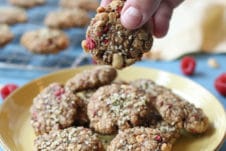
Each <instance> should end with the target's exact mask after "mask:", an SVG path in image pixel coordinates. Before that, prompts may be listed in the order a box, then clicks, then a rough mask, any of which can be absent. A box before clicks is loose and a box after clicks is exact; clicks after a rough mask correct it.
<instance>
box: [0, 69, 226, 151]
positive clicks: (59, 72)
mask: <svg viewBox="0 0 226 151" xmlns="http://www.w3.org/2000/svg"><path fill="white" fill-rule="evenodd" d="M95 66H96V65H83V66H79V67H76V68H67V69H61V70H58V71H53V72H51V73H47V74H45V75H43V76H40V77H38V78H35V79H33V80H31V81H29V82H27V83H26V84H24V85H22V86H21V87H19V88H18V89H16V90H15V91H13V92H12V93H11V94H10V95H9V96H8V97H7V98H6V99H5V100H3V103H2V104H1V105H0V112H1V111H2V110H3V107H4V106H5V105H6V103H7V102H8V101H10V98H12V97H13V96H14V95H15V94H16V93H17V92H18V91H22V90H23V89H25V88H26V87H27V86H29V85H31V84H32V83H35V82H37V81H41V80H43V79H46V78H48V77H51V76H56V75H58V74H61V73H64V72H70V71H73V70H81V69H82V70H84V69H90V68H92V67H95ZM129 68H137V69H143V70H152V71H155V72H160V73H164V74H167V75H170V76H175V77H177V78H181V79H183V80H186V81H188V82H190V83H192V84H194V85H196V86H198V87H199V88H201V89H203V90H205V91H206V92H207V93H209V95H211V97H213V98H214V99H215V100H216V102H217V103H218V104H219V105H220V107H221V108H222V109H223V110H224V112H225V116H224V117H225V120H226V111H225V109H224V106H223V104H222V103H221V101H219V99H218V98H217V97H216V96H215V95H213V93H211V92H210V91H209V90H208V89H206V88H205V87H204V86H202V85H201V84H199V83H197V82H195V81H194V80H192V79H189V78H187V77H184V76H181V75H178V74H175V73H172V72H169V71H164V70H161V69H156V68H151V67H141V66H131V67H127V68H126V69H129ZM119 71H120V70H119ZM225 140H226V128H225V130H224V136H223V138H222V139H221V141H220V142H219V144H218V145H217V146H216V148H215V149H214V150H215V151H217V150H219V149H220V148H221V147H222V146H223V144H224V141H225ZM0 147H1V148H2V149H4V150H6V151H10V148H9V147H8V146H7V145H6V144H5V143H4V140H3V135H2V134H1V133H0Z"/></svg>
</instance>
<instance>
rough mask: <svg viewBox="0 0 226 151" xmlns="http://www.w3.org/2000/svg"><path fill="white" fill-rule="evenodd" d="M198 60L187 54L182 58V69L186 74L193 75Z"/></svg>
mask: <svg viewBox="0 0 226 151" xmlns="http://www.w3.org/2000/svg"><path fill="white" fill-rule="evenodd" d="M195 67H196V60H195V58H193V57H189V56H186V57H184V58H182V60H181V70H182V72H183V74H185V75H192V74H193V73H194V72H195Z"/></svg>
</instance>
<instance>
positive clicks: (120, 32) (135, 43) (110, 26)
mask: <svg viewBox="0 0 226 151" xmlns="http://www.w3.org/2000/svg"><path fill="white" fill-rule="evenodd" d="M124 3H125V1H124V0H114V1H112V2H111V3H110V4H109V5H108V6H107V7H106V8H104V7H99V8H98V9H97V14H96V16H95V17H94V18H93V19H92V20H91V23H90V25H89V26H88V29H87V33H86V40H83V41H82V47H83V49H84V50H85V51H86V52H87V53H90V54H91V55H92V57H93V59H94V60H95V61H96V62H97V63H98V64H107V65H112V66H113V67H115V68H117V69H121V68H123V67H126V66H129V65H131V64H133V63H135V62H136V61H139V60H141V58H142V55H143V53H145V52H147V51H149V50H150V49H151V47H152V41H153V39H152V35H151V32H150V30H148V29H147V28H146V27H145V26H143V27H141V28H139V29H136V30H129V29H126V28H125V27H124V26H123V25H122V24H121V21H120V12H121V9H122V7H123V5H124Z"/></svg>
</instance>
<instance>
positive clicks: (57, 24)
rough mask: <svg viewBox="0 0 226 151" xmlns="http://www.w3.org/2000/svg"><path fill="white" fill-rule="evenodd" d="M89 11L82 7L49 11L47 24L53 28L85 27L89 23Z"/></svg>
mask: <svg viewBox="0 0 226 151" xmlns="http://www.w3.org/2000/svg"><path fill="white" fill-rule="evenodd" d="M89 20H90V19H89V16H88V13H87V12H86V11H84V10H82V9H79V8H74V9H63V10H58V11H55V12H51V13H49V14H48V15H47V16H46V18H45V25H47V26H49V27H52V28H61V29H66V28H73V27H85V26H86V25H87V24H88V23H89Z"/></svg>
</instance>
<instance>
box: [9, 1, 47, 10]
mask: <svg viewBox="0 0 226 151" xmlns="http://www.w3.org/2000/svg"><path fill="white" fill-rule="evenodd" d="M9 2H10V3H11V4H13V5H17V6H19V7H25V8H30V7H34V6H37V5H42V4H44V3H45V0H9Z"/></svg>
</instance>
